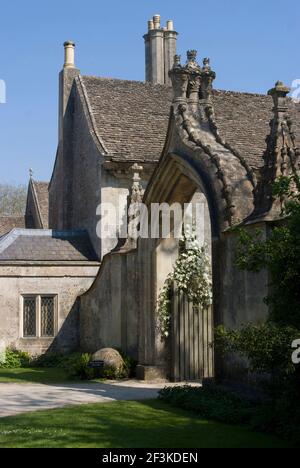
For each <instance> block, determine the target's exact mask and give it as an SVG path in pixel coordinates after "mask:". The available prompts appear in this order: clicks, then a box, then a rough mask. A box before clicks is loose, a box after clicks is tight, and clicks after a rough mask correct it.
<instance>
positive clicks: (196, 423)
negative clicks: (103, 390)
mask: <svg viewBox="0 0 300 468" xmlns="http://www.w3.org/2000/svg"><path fill="white" fill-rule="evenodd" d="M0 446H2V447H4V446H5V447H8V446H10V447H12V446H13V447H36V448H38V447H50V448H54V447H70V448H71V447H87V448H88V447H95V448H97V447H98V448H101V447H103V448H140V447H141V448H202V447H203V448H210V447H213V448H219V447H220V448H222V447H224V448H227V447H243V448H244V447H245V448H246V447H259V448H264V447H265V448H269V447H270V448H275V447H285V446H286V445H285V444H284V443H282V442H281V441H280V440H278V439H276V438H272V437H269V436H266V435H263V434H256V433H253V432H250V431H247V429H245V428H240V427H234V426H227V425H224V424H219V423H215V422H212V421H210V422H208V421H204V420H201V419H200V418H196V417H195V416H193V415H191V414H189V413H187V412H185V411H183V410H177V409H174V408H171V407H169V406H168V405H166V404H165V403H163V402H160V401H144V402H132V401H131V402H115V403H111V404H109V405H106V404H102V405H99V404H98V405H84V406H78V407H76V408H64V409H57V410H52V411H47V412H41V413H35V414H34V413H31V414H24V415H21V416H18V417H13V418H4V419H1V420H0Z"/></svg>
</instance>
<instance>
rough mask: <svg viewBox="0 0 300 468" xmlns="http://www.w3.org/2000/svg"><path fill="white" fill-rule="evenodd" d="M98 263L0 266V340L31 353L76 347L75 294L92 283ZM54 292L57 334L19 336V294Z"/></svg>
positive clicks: (20, 300) (21, 311)
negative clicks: (42, 336)
mask: <svg viewBox="0 0 300 468" xmlns="http://www.w3.org/2000/svg"><path fill="white" fill-rule="evenodd" d="M98 269H99V267H98V266H96V265H95V266H88V265H86V266H76V265H68V266H66V265H64V266H59V265H37V266H21V265H19V266H13V265H11V266H9V265H7V266H3V265H1V266H0V324H1V327H0V340H4V342H5V343H6V346H11V347H14V348H18V349H22V350H24V351H28V352H30V353H31V354H41V353H43V352H46V351H55V352H57V351H59V352H69V351H74V350H77V349H78V347H79V308H78V301H77V297H78V296H79V295H80V294H82V293H84V292H85V291H86V290H87V289H88V288H89V287H90V286H91V284H92V283H93V281H94V279H95V276H96V275H97V272H98ZM31 294H32V295H39V294H49V295H57V302H58V304H57V306H58V308H57V313H58V317H57V318H58V323H57V326H58V327H57V328H58V333H57V336H56V337H55V338H54V339H53V338H50V339H49V338H43V339H36V338H35V339H27V338H22V336H23V331H22V313H23V308H22V295H31Z"/></svg>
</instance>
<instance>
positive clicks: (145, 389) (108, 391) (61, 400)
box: [0, 381, 166, 417]
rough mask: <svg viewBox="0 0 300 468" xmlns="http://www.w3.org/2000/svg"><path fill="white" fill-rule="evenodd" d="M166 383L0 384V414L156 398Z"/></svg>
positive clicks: (6, 414)
mask: <svg viewBox="0 0 300 468" xmlns="http://www.w3.org/2000/svg"><path fill="white" fill-rule="evenodd" d="M165 386H166V384H165V383H162V384H160V383H153V384H148V383H143V382H136V381H128V382H118V383H109V384H105V383H103V384H89V383H82V384H81V383H80V384H71V385H68V384H62V385H40V384H14V383H0V417H4V416H12V415H15V414H19V413H25V412H28V411H37V410H43V409H51V408H60V407H63V406H68V405H79V404H86V403H108V402H111V401H117V400H119V401H121V400H147V399H151V398H156V397H157V395H158V391H159V390H160V389H161V388H164V387H165Z"/></svg>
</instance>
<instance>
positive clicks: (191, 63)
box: [185, 50, 201, 73]
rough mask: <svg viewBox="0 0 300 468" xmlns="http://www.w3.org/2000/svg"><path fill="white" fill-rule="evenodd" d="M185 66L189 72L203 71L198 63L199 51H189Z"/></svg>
mask: <svg viewBox="0 0 300 468" xmlns="http://www.w3.org/2000/svg"><path fill="white" fill-rule="evenodd" d="M185 68H186V70H187V71H188V72H192V73H200V72H201V67H200V66H199V65H198V63H197V51H196V50H188V51H187V63H186V66H185Z"/></svg>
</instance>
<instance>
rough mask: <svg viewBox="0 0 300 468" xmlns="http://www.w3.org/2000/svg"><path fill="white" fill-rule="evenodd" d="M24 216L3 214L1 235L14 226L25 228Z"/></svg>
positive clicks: (0, 228)
mask: <svg viewBox="0 0 300 468" xmlns="http://www.w3.org/2000/svg"><path fill="white" fill-rule="evenodd" d="M24 227H25V217H24V216H1V217H0V237H1V236H4V234H7V233H8V232H10V231H11V230H12V229H14V228H24Z"/></svg>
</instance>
